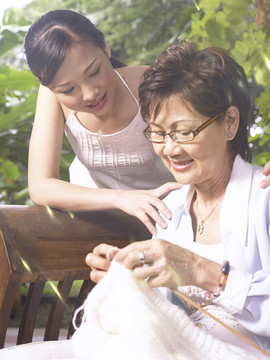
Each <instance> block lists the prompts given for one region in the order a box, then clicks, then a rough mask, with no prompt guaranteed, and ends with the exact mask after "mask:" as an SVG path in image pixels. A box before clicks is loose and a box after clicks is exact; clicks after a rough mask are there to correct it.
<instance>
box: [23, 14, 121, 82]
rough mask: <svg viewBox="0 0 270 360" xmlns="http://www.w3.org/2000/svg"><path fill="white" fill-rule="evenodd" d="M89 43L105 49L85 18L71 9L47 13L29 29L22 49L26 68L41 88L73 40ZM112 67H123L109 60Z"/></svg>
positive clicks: (97, 32) (54, 72) (99, 34)
mask: <svg viewBox="0 0 270 360" xmlns="http://www.w3.org/2000/svg"><path fill="white" fill-rule="evenodd" d="M87 40H90V41H92V42H93V43H94V44H95V45H96V46H98V47H100V48H101V49H104V50H105V43H104V35H103V33H102V32H101V31H100V30H99V29H98V28H97V27H96V26H95V25H94V24H93V23H92V22H91V21H90V20H89V19H88V18H87V17H85V16H84V15H81V14H79V13H77V12H75V11H71V10H54V11H49V12H47V13H46V14H44V15H42V16H41V17H40V18H39V19H37V20H36V21H35V22H34V23H33V24H32V25H31V26H30V28H29V30H28V32H27V34H26V36H25V40H24V49H25V55H26V60H27V63H28V66H29V68H30V70H31V71H32V73H33V74H34V75H35V76H36V77H37V78H38V79H39V81H40V82H41V84H42V85H44V86H48V85H50V84H51V82H52V80H53V78H54V76H55V74H56V72H57V70H58V69H59V67H60V65H61V64H62V62H63V61H64V59H65V58H66V56H67V53H68V51H69V49H70V46H71V45H72V43H74V42H75V41H87ZM110 61H111V63H112V66H113V67H114V68H119V67H123V66H125V65H124V64H123V63H121V62H120V61H118V60H116V59H114V58H111V59H110Z"/></svg>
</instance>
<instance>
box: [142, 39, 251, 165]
mask: <svg viewBox="0 0 270 360" xmlns="http://www.w3.org/2000/svg"><path fill="white" fill-rule="evenodd" d="M171 95H179V97H180V98H181V101H183V102H184V103H186V105H187V107H188V106H190V105H191V106H192V107H193V108H194V109H195V110H196V111H197V112H199V113H200V114H202V115H204V116H208V117H212V116H214V115H216V114H221V113H224V112H226V110H227V109H228V108H229V107H230V106H232V105H234V106H236V107H237V108H238V109H239V112H240V122H239V128H238V131H237V134H236V136H235V138H234V139H233V140H232V141H231V146H232V151H233V154H234V156H235V155H236V154H240V155H241V157H242V158H243V159H245V160H247V161H250V160H251V152H250V148H249V145H248V119H249V113H250V96H249V90H248V83H247V79H246V75H245V72H244V70H243V68H242V67H241V66H240V65H239V64H238V63H237V62H236V61H235V60H234V59H233V58H232V56H231V55H230V54H229V53H228V52H227V51H226V50H224V49H221V48H217V47H208V48H205V49H203V50H198V48H197V45H196V44H195V43H194V42H188V41H185V40H182V41H181V42H180V43H179V44H178V45H173V46H172V47H170V48H168V49H167V50H166V51H164V52H163V53H161V54H160V55H159V56H158V58H157V60H156V61H155V63H154V64H153V65H152V66H151V67H150V68H149V69H147V70H146V72H145V73H144V75H143V79H142V82H141V84H140V87H139V98H140V103H141V111H142V115H143V117H144V119H146V120H147V119H149V118H150V114H151V116H152V117H154V118H155V117H156V116H157V115H158V113H159V111H160V109H161V107H162V105H163V104H164V102H165V101H166V99H168V98H169V97H170V96H171Z"/></svg>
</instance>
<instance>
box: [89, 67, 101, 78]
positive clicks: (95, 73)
mask: <svg viewBox="0 0 270 360" xmlns="http://www.w3.org/2000/svg"><path fill="white" fill-rule="evenodd" d="M99 70H100V67H99V68H97V70H96V71H95V72H94V73H92V74H90V75H89V77H94V76H96V75H97V74H98V73H99Z"/></svg>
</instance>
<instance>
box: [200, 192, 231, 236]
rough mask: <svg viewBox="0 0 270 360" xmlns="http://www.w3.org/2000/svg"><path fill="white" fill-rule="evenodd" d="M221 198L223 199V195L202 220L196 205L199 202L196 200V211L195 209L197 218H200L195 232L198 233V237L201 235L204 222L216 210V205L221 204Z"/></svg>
mask: <svg viewBox="0 0 270 360" xmlns="http://www.w3.org/2000/svg"><path fill="white" fill-rule="evenodd" d="M223 197H224V195H223V196H222V198H221V199H220V200H219V201H218V202H217V204H216V205H215V206H214V207H213V209H212V210H211V211H210V213H209V214H208V215H207V216H206V217H205V218H204V219H202V216H201V214H200V211H199V205H198V203H199V201H198V198H197V204H196V209H197V212H198V215H199V218H200V221H199V225H198V228H197V231H198V233H199V234H200V235H201V234H202V233H203V230H204V223H205V221H206V220H207V219H208V218H209V216H210V215H212V214H213V212H214V211H215V210H216V208H217V207H218V205H219V204H220V203H221V201H222V199H223Z"/></svg>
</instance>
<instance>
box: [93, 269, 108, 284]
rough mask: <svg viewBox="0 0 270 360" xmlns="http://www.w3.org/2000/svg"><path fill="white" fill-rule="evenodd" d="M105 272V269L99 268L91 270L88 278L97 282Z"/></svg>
mask: <svg viewBox="0 0 270 360" xmlns="http://www.w3.org/2000/svg"><path fill="white" fill-rule="evenodd" d="M106 274H107V272H106V271H100V270H92V271H91V272H90V279H91V280H92V281H93V282H95V283H98V282H99V281H100V280H101V279H103V278H104V276H105V275H106Z"/></svg>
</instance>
